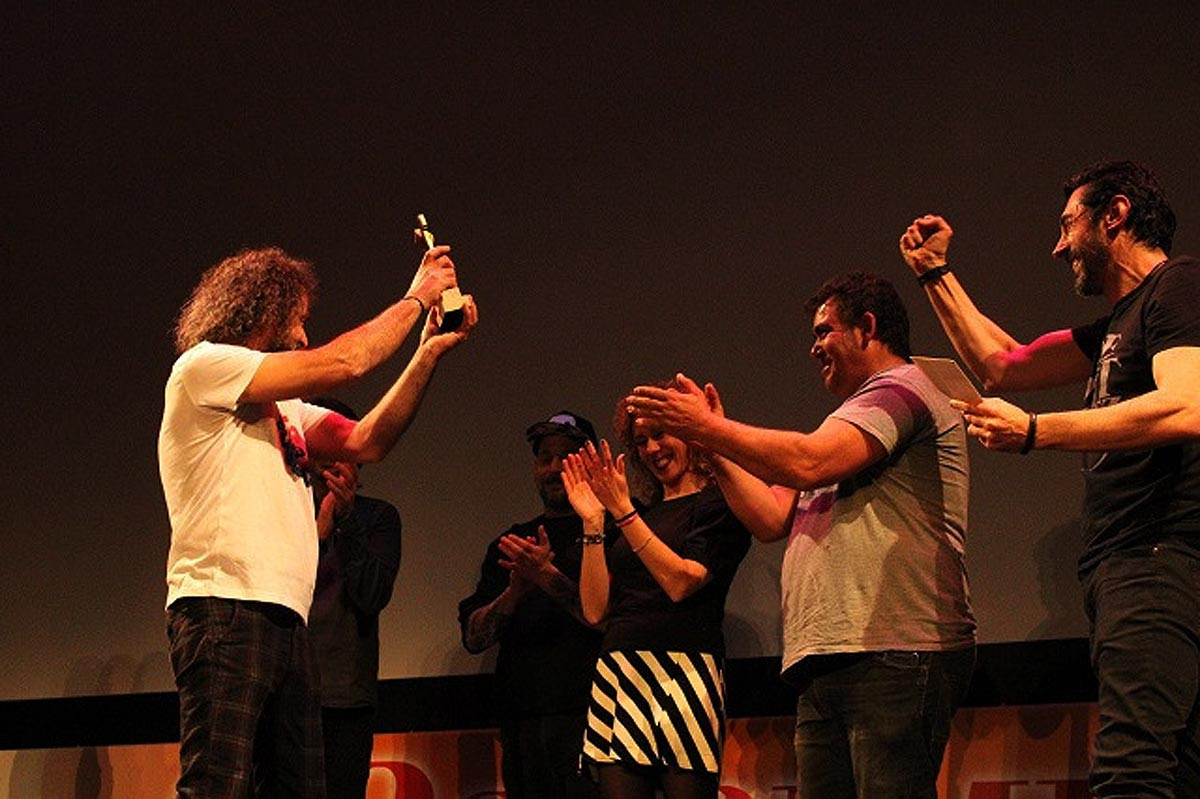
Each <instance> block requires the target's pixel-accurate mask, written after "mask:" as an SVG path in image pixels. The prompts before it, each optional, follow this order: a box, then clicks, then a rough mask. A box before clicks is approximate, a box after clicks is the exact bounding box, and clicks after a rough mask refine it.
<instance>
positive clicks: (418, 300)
mask: <svg viewBox="0 0 1200 799" xmlns="http://www.w3.org/2000/svg"><path fill="white" fill-rule="evenodd" d="M405 300H412V301H413V302H415V303H416V304H417V305H418V306H420V308H421V316H424V315H425V314H426V313H427V312H428V311H429V308H427V307H426V306H425V303H424V302H423V301H422V300H421V298H420V297H418V296H417V295H416V294H405V295H404V296H403V297H401V298H400V302H404V301H405Z"/></svg>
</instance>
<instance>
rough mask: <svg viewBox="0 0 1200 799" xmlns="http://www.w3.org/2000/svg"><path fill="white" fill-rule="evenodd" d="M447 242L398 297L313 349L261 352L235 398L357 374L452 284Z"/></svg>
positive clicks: (306, 389) (283, 394) (322, 386)
mask: <svg viewBox="0 0 1200 799" xmlns="http://www.w3.org/2000/svg"><path fill="white" fill-rule="evenodd" d="M449 252H450V248H449V247H434V248H433V249H432V250H429V251H428V252H426V253H425V255H424V257H422V259H421V265H420V266H419V267H418V268H417V273H416V275H414V276H413V279H412V284H411V285H410V286H409V288H408V291H407V292H406V294H405V295H404V298H403V299H401V300H399V301H397V302H395V303H394V304H392V305H391V307H389V308H387V309H386V310H385V311H384V312H383V313H381V314H379V316H376V317H375V318H374V319H372V320H370V321H369V322H366V323H364V324H362V325H359V326H358V327H356V328H354V329H353V330H350V331H348V332H346V333H343V334H342V335H340V336H338V337H337V338H335V339H334V340H333V341H330V342H329V343H328V344H325V345H323V346H320V347H316V348H315V349H311V350H309V349H304V350H292V351H290V352H271V353H267V356H266V357H265V358H263V360H262V363H261V364H259V366H258V369H257V370H256V371H255V373H254V377H253V378H252V379H251V380H250V383H249V384H248V385H247V386H246V388H245V390H244V391H243V392H242V395H241V397H239V398H238V402H243V403H245V402H271V401H274V400H280V399H290V398H292V397H311V396H314V395H316V394H323V393H325V392H327V391H329V390H330V389H332V388H335V387H337V386H339V385H342V384H344V383H347V382H349V381H351V380H355V379H357V378H360V377H362V376H363V375H365V374H366V373H367V372H369V371H371V370H372V369H374V368H375V367H376V366H378V365H379V364H381V363H383V362H384V361H385V360H387V358H388V357H389V356H391V354H392V353H394V352H395V351H396V350H397V349H398V348H399V347H400V345H401V343H403V342H404V339H405V338H407V337H408V333H409V331H411V330H412V328H413V326H414V325H415V324H417V322H418V320H419V319H420V318H421V312H422V310H424V309H425V308H429V307H431V306H432V305H433V304H434V303H436V302H437V299H438V297H439V296H441V292H442V290H443V289H445V288H448V287H450V286H454V285H456V284H457V279H456V277H455V273H454V263H453V262H452V261H451V260H450V258H449V256H448V255H447V253H449Z"/></svg>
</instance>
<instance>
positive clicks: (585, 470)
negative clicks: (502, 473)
mask: <svg viewBox="0 0 1200 799" xmlns="http://www.w3.org/2000/svg"><path fill="white" fill-rule="evenodd" d="M568 460H569V461H570V462H571V465H572V468H573V469H574V470H575V473H576V474H583V475H585V476H586V479H587V483H588V485H589V486H590V487H591V489H592V492H593V493H594V494H595V496H596V497H597V498H598V499H599V500H600V502H601V504H602V505H603V506H604V509H605V510H607V511H608V512H609V513H610V514H611V515H612V516H613V517H614V518H615V519H616V520H617V527H618V528H619V529H620V530H621V533H622V534H623V535H624V536H625V540H626V541H627V542H628V543H629V548H630V549H631V550H632V551H633V553H634V554H635V555H637V556H638V557H639V558H641V561H642V564H643V565H644V566H645V567H646V570H647V571H649V572H650V575H651V576H652V577H653V578H654V580H655V582H657V583H658V584H659V586H660V587H661V588H662V590H663V592H664V593H665V594H666V595H667V596H668V597H670V598H671V601H673V602H680V601H682V600H684V599H687V598H688V597H689V596H691V595H692V594H694V593H696V592H697V591H699V590H700V589H701V588H702V587H703V586H704V585H705V584H706V583H708V581H709V580H710V579H711V575H710V574H709V571H708V568H707V567H705V566H704V565H703V564H702V563H698V562H696V561H694V560H691V559H690V558H685V557H682V556H680V555H679V554H678V553H677V552H675V550H673V549H671V547H669V546H667V544H665V543H664V542H663V540H662V539H661V538H659V537H658V536H657V535H655V533H654V530H652V529H651V528H650V526H649V525H648V524H646V522H645V521H644V520H643V519H642V517H641V516H640V515H639V514H638V513H637V512H636V510H635V509H634V507H633V501H632V500H631V499H630V496H629V486H628V483H627V482H626V479H625V456H624V455H621V456H619V457H618V458H617V459H616V461H615V462H614V461H613V458H612V451H611V450H610V449H609V446H608V442H607V441H603V440H602V441H601V442H600V449H599V450H597V449H596V447H595V445H593V444H592V443H591V442H589V443H588V444H587V445H586V446H585V447H584V448H583V449H582V450H580V452H579V453H578V454H574V455H570V456H569V457H568ZM564 468H565V467H564Z"/></svg>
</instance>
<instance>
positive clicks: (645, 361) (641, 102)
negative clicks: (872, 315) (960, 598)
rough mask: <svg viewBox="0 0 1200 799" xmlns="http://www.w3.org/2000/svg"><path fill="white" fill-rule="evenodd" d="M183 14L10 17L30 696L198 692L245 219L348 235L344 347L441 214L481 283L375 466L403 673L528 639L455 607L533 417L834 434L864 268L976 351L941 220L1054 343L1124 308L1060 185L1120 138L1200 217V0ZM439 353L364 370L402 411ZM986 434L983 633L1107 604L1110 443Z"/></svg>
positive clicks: (15, 352) (1189, 235) (395, 670)
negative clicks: (203, 397)
mask: <svg viewBox="0 0 1200 799" xmlns="http://www.w3.org/2000/svg"><path fill="white" fill-rule="evenodd" d="M27 5H32V4H27ZM168 5H169V6H170V7H171V8H170V10H164V9H162V8H158V7H156V6H154V5H150V4H147V5H145V6H143V7H138V8H135V9H129V10H124V11H120V12H115V11H112V10H106V11H96V10H90V9H88V8H86V7H85V6H79V5H75V4H72V5H68V4H61V3H57V4H49V5H48V6H47V7H40V8H38V9H37V10H23V11H16V12H13V11H9V12H7V15H8V16H9V17H10V19H9V20H8V23H7V24H6V25H5V26H4V31H5V32H4V33H3V34H0V42H2V44H3V52H4V65H3V72H4V78H3V85H4V98H3V99H4V108H5V112H4V117H3V118H4V131H3V132H4V137H3V139H4V142H5V146H4V149H5V156H6V157H5V161H6V162H8V167H7V168H6V170H5V171H6V173H7V175H6V177H5V179H4V181H3V183H4V195H5V198H6V200H7V202H6V203H5V211H4V215H5V225H4V230H5V234H4V236H3V241H2V243H0V253H3V259H4V270H5V279H4V286H5V288H4V291H3V296H4V313H3V316H2V319H3V321H2V324H3V329H4V334H5V335H4V342H5V344H4V347H3V358H4V362H3V368H4V373H5V374H6V375H7V380H6V385H7V391H6V392H5V393H6V394H7V397H6V399H7V403H6V404H7V411H6V413H5V414H4V419H5V422H4V428H5V434H4V441H5V445H4V452H5V457H4V458H3V466H2V468H3V472H2V473H0V479H2V480H3V485H4V494H3V497H4V503H3V507H4V514H3V517H4V518H5V519H6V520H7V523H6V524H5V528H6V529H5V534H4V536H3V541H4V544H3V547H2V551H3V556H2V557H0V607H2V608H3V610H2V611H0V651H2V652H3V653H4V657H3V658H0V699H19V698H32V697H51V696H62V695H81V694H95V693H124V692H131V691H159V690H166V689H169V688H170V686H171V682H170V674H169V669H168V666H167V660H166V655H165V651H164V650H165V638H164V634H163V612H162V602H163V598H164V596H165V588H164V584H163V565H164V560H165V557H166V551H167V545H168V535H169V531H168V525H167V519H166V512H165V507H164V505H163V502H162V497H161V491H160V488H159V484H158V475H157V468H156V462H155V440H156V436H157V430H158V421H159V415H160V412H161V403H162V386H163V383H164V380H165V378H166V376H167V374H168V372H169V370H170V365H171V362H172V360H173V354H172V351H171V346H170V339H169V331H170V327H171V324H172V320H173V316H174V314H175V312H176V310H177V308H178V306H179V305H180V303H181V302H182V301H183V299H184V298H185V296H186V294H187V292H188V290H189V288H190V287H191V286H192V284H193V283H194V282H195V280H196V278H197V276H198V275H199V273H200V271H201V270H202V269H203V268H204V267H206V266H208V265H209V264H211V263H213V262H215V261H216V260H218V259H220V258H222V257H224V256H225V255H228V254H230V253H231V252H233V251H236V250H238V249H240V248H243V247H247V246H258V245H263V244H278V245H280V246H283V247H284V248H286V249H288V250H289V251H290V252H292V253H294V254H296V255H300V256H304V257H307V258H310V259H312V260H313V261H314V262H315V263H316V265H317V268H318V271H319V273H320V275H321V278H322V287H321V298H320V302H319V304H318V305H317V306H316V308H315V310H314V313H313V316H312V322H311V325H310V328H309V332H310V337H311V339H312V340H313V342H314V343H320V342H322V341H325V340H328V339H329V338H330V337H332V336H333V335H336V334H337V333H338V332H340V331H342V330H344V329H346V328H348V327H350V326H351V325H353V324H356V323H358V322H360V321H362V320H364V319H366V318H367V317H368V316H370V315H372V314H374V313H376V312H377V311H378V310H380V309H381V308H382V307H383V306H384V305H385V304H386V303H387V302H389V301H391V300H392V299H394V298H396V297H398V296H399V295H400V294H402V293H403V291H404V289H405V288H406V287H407V285H408V282H409V279H410V276H411V273H412V270H413V268H414V266H415V264H416V261H417V257H418V256H417V254H416V253H415V252H414V251H413V249H412V245H411V243H410V230H411V225H412V218H413V215H414V214H415V213H416V212H418V211H423V212H425V213H426V214H428V216H429V219H430V222H431V226H432V228H433V229H434V231H435V232H436V233H437V234H438V236H439V238H440V239H443V240H444V241H446V242H447V243H450V244H452V245H453V246H454V257H455V260H456V263H457V264H458V266H459V273H460V278H461V281H462V284H463V286H464V288H465V289H466V290H468V291H471V292H473V293H474V294H475V295H476V297H477V299H478V302H479V305H480V308H481V316H482V322H481V325H480V328H479V330H478V332H477V334H476V335H475V336H474V337H473V338H472V340H471V341H470V342H469V343H468V345H467V346H465V347H463V348H462V349H461V350H459V351H457V352H455V353H453V354H452V356H451V357H450V358H449V359H448V360H447V361H446V362H445V363H444V364H443V366H442V367H441V368H440V369H439V372H438V374H437V376H436V377H435V381H434V385H433V386H432V388H431V390H430V392H429V395H428V397H427V399H426V402H425V405H424V407H423V408H422V411H421V414H420V416H419V418H418V420H417V422H416V423H415V425H414V427H413V428H412V429H411V430H410V431H409V433H408V434H407V436H406V437H405V439H404V440H403V442H402V443H401V445H400V446H399V447H398V449H397V450H396V451H395V452H394V453H393V455H392V456H391V458H390V459H389V460H388V461H387V462H385V463H383V464H381V465H378V466H375V467H371V468H369V469H368V470H366V472H365V473H364V476H363V479H364V482H365V484H366V488H365V490H366V492H367V493H371V494H374V495H377V496H381V497H384V498H387V499H389V500H391V501H393V502H394V503H396V504H397V505H398V506H399V507H400V509H401V513H402V515H403V517H404V520H405V551H404V562H403V566H402V569H401V573H400V578H399V585H398V588H397V592H396V596H395V599H394V600H393V602H392V604H391V606H390V607H389V608H388V610H387V611H386V612H385V614H384V618H383V653H382V658H383V662H382V671H383V676H385V677H408V676H428V675H443V674H463V673H472V672H475V671H478V670H486V669H488V668H490V661H489V660H488V658H486V657H485V658H481V659H480V658H471V657H469V656H467V655H466V654H465V653H463V652H462V651H461V649H460V647H459V645H458V630H457V625H456V623H455V618H454V617H455V604H456V602H457V600H458V599H459V598H460V597H461V596H463V595H465V594H466V593H468V592H469V591H470V589H471V587H472V585H473V583H474V580H475V576H476V570H477V568H478V561H479V558H480V557H481V555H482V553H483V550H484V547H485V545H486V542H487V541H488V540H489V538H490V537H491V536H493V535H495V534H496V533H497V532H498V531H499V530H501V529H503V528H505V527H507V526H508V525H509V524H510V523H512V522H513V521H516V520H519V519H523V518H528V517H529V516H532V515H533V514H534V513H535V512H536V511H537V502H536V496H535V494H534V492H533V490H532V486H531V483H530V479H529V472H528V468H529V453H528V450H527V449H526V447H525V444H524V441H523V439H522V437H521V433H522V431H523V429H524V427H525V426H526V425H527V424H529V423H530V422H532V421H534V420H536V419H538V418H543V417H545V416H546V415H548V414H549V413H551V412H553V411H556V410H558V409H559V408H561V407H570V408H573V409H575V410H577V411H579V412H581V413H583V414H585V415H588V416H590V417H591V418H592V419H594V420H595V421H597V422H598V423H599V426H600V427H601V428H602V430H603V431H605V432H607V431H608V430H609V426H608V424H607V420H608V418H609V416H610V412H611V409H612V407H613V403H614V401H615V400H616V399H617V397H619V396H621V395H622V394H623V393H624V392H625V391H626V390H627V389H628V388H629V387H630V386H632V385H634V384H635V383H637V382H641V381H646V380H653V379H659V378H663V377H666V376H669V375H670V374H672V373H673V372H674V371H676V370H679V369H682V370H684V371H686V372H688V373H689V374H692V375H694V376H695V377H697V378H699V379H701V380H712V381H713V382H715V383H716V384H717V385H718V387H719V388H721V389H722V392H723V396H724V399H725V402H726V406H727V408H728V410H729V412H730V414H731V415H733V416H736V417H738V418H741V419H744V420H747V421H751V422H755V423H759V424H765V425H773V426H788V427H798V428H805V429H807V428H810V427H812V426H815V425H816V424H817V423H818V422H819V421H820V419H821V418H822V417H823V416H824V414H825V413H827V412H828V411H829V410H830V409H831V408H832V407H833V405H834V401H833V398H832V397H831V396H830V395H828V394H827V393H826V392H824V390H823V389H822V388H821V386H820V383H819V381H818V379H817V376H816V370H815V369H814V368H813V366H812V365H811V364H810V362H809V359H808V357H807V354H806V353H807V348H808V344H809V338H810V337H809V334H808V332H807V331H808V327H809V322H810V320H807V319H805V318H803V316H802V314H801V313H800V311H799V309H800V306H801V304H802V303H803V300H804V299H805V298H806V297H807V296H808V294H809V293H810V292H811V291H812V290H813V289H814V288H815V286H816V285H817V284H818V283H819V282H820V281H821V280H822V279H823V278H825V277H826V276H828V275H830V274H832V273H834V272H838V271H845V270H848V269H852V268H867V269H871V270H875V271H879V272H883V273H885V274H888V275H890V276H892V277H894V278H895V279H896V280H897V281H898V283H899V285H900V287H901V291H902V294H903V296H904V297H905V299H906V301H907V302H908V304H909V308H910V311H911V312H912V316H913V323H914V344H915V346H916V348H917V350H918V351H920V352H929V353H935V354H949V346H948V344H947V343H946V341H945V339H944V337H943V336H942V335H941V333H940V329H939V328H938V327H937V326H936V321H935V320H934V318H933V315H932V313H931V312H930V311H929V309H928V307H927V305H926V303H925V300H924V298H923V296H922V295H921V294H920V293H919V291H918V290H917V288H916V286H915V285H914V283H913V281H912V280H911V279H910V277H909V275H908V274H907V271H906V268H905V267H904V266H903V264H902V262H901V260H900V258H899V256H898V254H897V250H896V241H897V238H898V237H899V235H900V233H901V232H902V230H903V228H904V227H905V225H906V224H907V223H908V222H909V221H910V220H911V219H912V218H913V217H914V216H916V215H917V214H919V213H922V212H925V211H934V212H940V213H943V214H945V215H947V216H948V218H949V219H950V220H951V222H952V223H953V224H954V226H955V229H956V231H957V236H956V240H955V243H954V248H953V252H952V261H953V263H954V266H955V269H956V271H957V273H958V274H959V275H960V276H961V278H962V280H963V281H964V282H965V283H966V285H967V286H968V287H969V289H970V290H971V291H972V293H973V295H974V297H975V299H976V300H977V301H978V302H979V304H980V305H981V306H982V307H983V308H984V309H985V310H988V311H989V312H991V313H992V314H993V315H994V316H995V317H997V318H998V319H999V320H1000V321H1001V322H1002V323H1003V324H1004V325H1006V326H1007V327H1008V329H1009V330H1010V332H1012V333H1013V334H1014V335H1016V336H1018V337H1020V338H1027V337H1029V336H1031V335H1034V334H1036V333H1038V332H1041V331H1043V330H1045V329H1047V328H1049V327H1051V326H1061V325H1063V324H1068V323H1075V322H1079V321H1083V320H1087V319H1090V318H1093V317H1094V316H1097V315H1099V314H1100V313H1102V312H1103V307H1102V305H1101V304H1100V303H1096V302H1087V301H1084V300H1081V299H1077V298H1075V297H1074V296H1073V294H1072V293H1071V289H1070V276H1069V274H1068V270H1067V269H1066V267H1064V266H1062V265H1060V264H1058V263H1056V262H1053V261H1052V260H1051V258H1050V257H1049V252H1050V248H1051V246H1052V245H1053V243H1054V240H1055V237H1056V235H1057V234H1056V226H1055V225H1056V220H1057V217H1058V213H1059V211H1060V210H1061V206H1062V195H1061V193H1060V192H1059V190H1058V184H1059V182H1060V181H1061V179H1062V178H1063V177H1065V176H1066V175H1067V174H1069V173H1070V172H1073V171H1074V170H1075V169H1077V168H1079V167H1080V166H1082V165H1084V164H1085V163H1088V162H1091V161H1094V160H1098V159H1100V158H1108V157H1133V158H1137V159H1141V160H1145V161H1147V162H1149V163H1150V164H1151V165H1152V166H1154V167H1155V168H1156V169H1157V170H1158V172H1159V173H1160V175H1161V177H1162V179H1163V181H1164V183H1165V185H1166V187H1167V190H1168V193H1169V196H1170V197H1171V198H1172V200H1173V203H1174V205H1175V208H1176V211H1177V212H1178V214H1179V217H1180V219H1181V231H1180V234H1179V236H1178V237H1177V246H1176V251H1178V252H1184V251H1189V250H1190V251H1192V252H1195V251H1196V250H1197V249H1198V244H1200V239H1198V236H1197V233H1196V230H1197V225H1198V224H1200V188H1198V187H1197V185H1196V177H1197V166H1198V155H1197V147H1196V133H1195V126H1196V121H1197V120H1198V119H1200V81H1197V80H1196V77H1195V76H1196V75H1197V74H1198V73H1200V63H1198V61H1200V58H1198V56H1197V48H1196V46H1195V42H1196V36H1195V34H1196V31H1197V30H1198V26H1197V21H1198V20H1197V11H1196V10H1195V6H1194V5H1193V4H1189V3H1149V4H1141V5H1140V6H1139V7H1138V8H1133V7H1132V5H1122V6H1121V8H1120V9H1119V10H1108V9H1107V8H1106V6H1107V4H1099V5H1096V4H1082V5H1081V4H1078V3H1072V4H1062V8H1059V7H1058V5H1059V4H1053V3H1051V4H1036V5H1035V4H1028V3H1023V4H960V5H959V6H946V7H937V6H930V5H928V4H921V5H920V6H919V7H915V6H912V5H904V6H901V5H899V4H897V5H895V6H894V7H879V6H878V5H877V4H866V3H863V4H819V5H818V4H811V5H810V4H787V5H783V4H779V5H778V6H772V5H770V4H767V5H751V6H741V5H739V6H737V7H733V6H732V5H731V6H730V7H727V8H725V9H724V10H713V8H710V7H709V6H708V4H682V3H680V4H669V5H667V4H653V5H651V6H650V7H641V6H634V5H633V4H629V5H628V6H626V5H623V4H604V3H571V4H561V5H560V4H551V3H545V4H540V5H508V6H497V5H492V4H470V5H463V6H449V7H438V8H436V9H435V8H433V7H431V6H427V5H416V4H413V5H412V6H404V7H391V8H387V9H380V8H372V9H370V10H366V11H362V10H359V11H350V10H346V9H343V8H341V7H328V6H326V7H324V8H320V9H318V10H312V9H309V10H306V11H293V12H284V11H281V10H278V9H276V8H275V7H274V6H273V5H272V4H267V3H241V4H236V5H235V4H222V5H216V6H214V5H213V4H191V5H189V6H185V7H179V6H180V5H181V4H168ZM1114 5H1115V4H1114ZM410 351H411V345H410V347H409V348H406V349H405V350H404V352H403V353H402V354H401V355H400V356H398V357H397V358H395V359H393V360H392V361H391V362H389V363H388V364H387V365H386V366H384V367H382V368H381V369H379V370H378V372H377V373H376V374H374V375H372V376H371V377H370V378H369V379H367V380H364V381H363V382H362V383H361V384H359V385H356V386H354V387H353V388H351V389H349V390H347V391H346V392H344V393H343V396H344V397H345V398H347V399H348V400H350V401H351V402H352V403H354V404H357V405H359V406H362V407H366V406H367V405H369V404H370V403H371V402H373V401H374V399H375V398H376V397H378V396H379V394H380V393H381V392H382V391H383V389H384V387H385V386H386V385H387V384H388V383H389V382H390V381H391V380H392V379H393V378H394V376H395V375H396V374H397V373H398V370H399V369H400V368H401V367H402V364H403V362H404V359H405V358H406V357H407V355H408V352H410ZM1079 393H1080V392H1077V391H1064V392H1056V393H1054V394H1046V395H1035V396H1033V397H1028V398H1025V399H1024V400H1023V401H1024V402H1026V403H1028V404H1030V405H1031V406H1032V407H1034V408H1035V409H1038V410H1048V409H1051V408H1055V407H1070V406H1074V405H1076V404H1078V401H1079ZM972 456H973V463H972V468H973V489H972V501H973V506H972V525H971V528H972V529H971V535H970V560H969V563H970V568H971V576H972V579H973V587H974V598H975V605H976V610H977V613H978V616H979V620H980V632H981V637H982V639H983V640H984V641H993V642H995V641H1022V640H1028V639H1041V638H1055V637H1070V636H1075V635H1080V634H1082V632H1083V630H1084V625H1083V621H1082V617H1081V614H1080V611H1079V609H1078V607H1079V597H1078V588H1077V586H1076V583H1075V581H1074V575H1073V571H1074V570H1073V561H1074V558H1075V555H1076V552H1077V549H1078V546H1077V532H1076V526H1077V521H1078V510H1077V509H1078V507H1079V500H1080V491H1079V478H1078V475H1077V474H1076V472H1077V467H1078V458H1077V457H1075V456H1072V455H1063V454H1046V453H1039V454H1035V455H1033V456H1030V457H1028V458H1024V459H1019V458H1016V457H1011V456H1004V455H997V454H993V453H986V452H984V451H982V450H981V449H979V448H978V447H973V451H972ZM779 556H780V549H779V547H778V546H775V547H756V548H755V550H754V554H753V556H752V558H751V560H749V561H748V562H747V564H746V566H745V567H744V568H743V570H742V573H741V575H740V576H739V578H738V582H737V584H736V586H735V589H734V595H733V598H732V600H731V607H730V611H731V613H730V615H731V618H730V624H729V635H730V640H731V654H733V655H734V656H735V657H738V656H757V655H770V654H777V653H778V651H779V647H778V641H777V637H778V632H777V627H778V618H777V615H778V614H777V610H776V604H777V601H778V587H777V578H778V560H779Z"/></svg>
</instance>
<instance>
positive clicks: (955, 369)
mask: <svg viewBox="0 0 1200 799" xmlns="http://www.w3.org/2000/svg"><path fill="white" fill-rule="evenodd" d="M912 360H913V363H915V364H916V365H917V366H919V367H921V371H922V372H924V373H925V375H926V376H927V377H928V378H929V379H930V380H931V381H932V382H933V384H934V385H935V386H937V387H938V391H940V392H942V393H943V394H945V395H946V396H947V397H949V398H950V399H956V400H961V401H963V402H965V403H967V404H968V405H975V404H976V403H978V402H979V401H980V400H982V399H983V397H982V396H981V395H980V393H979V390H978V389H977V388H975V384H974V383H972V382H971V378H969V377H967V375H966V373H965V372H963V370H962V368H961V367H960V366H959V365H958V362H957V361H955V360H954V359H953V358H929V357H925V356H921V355H914V356H913V359H912Z"/></svg>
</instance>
